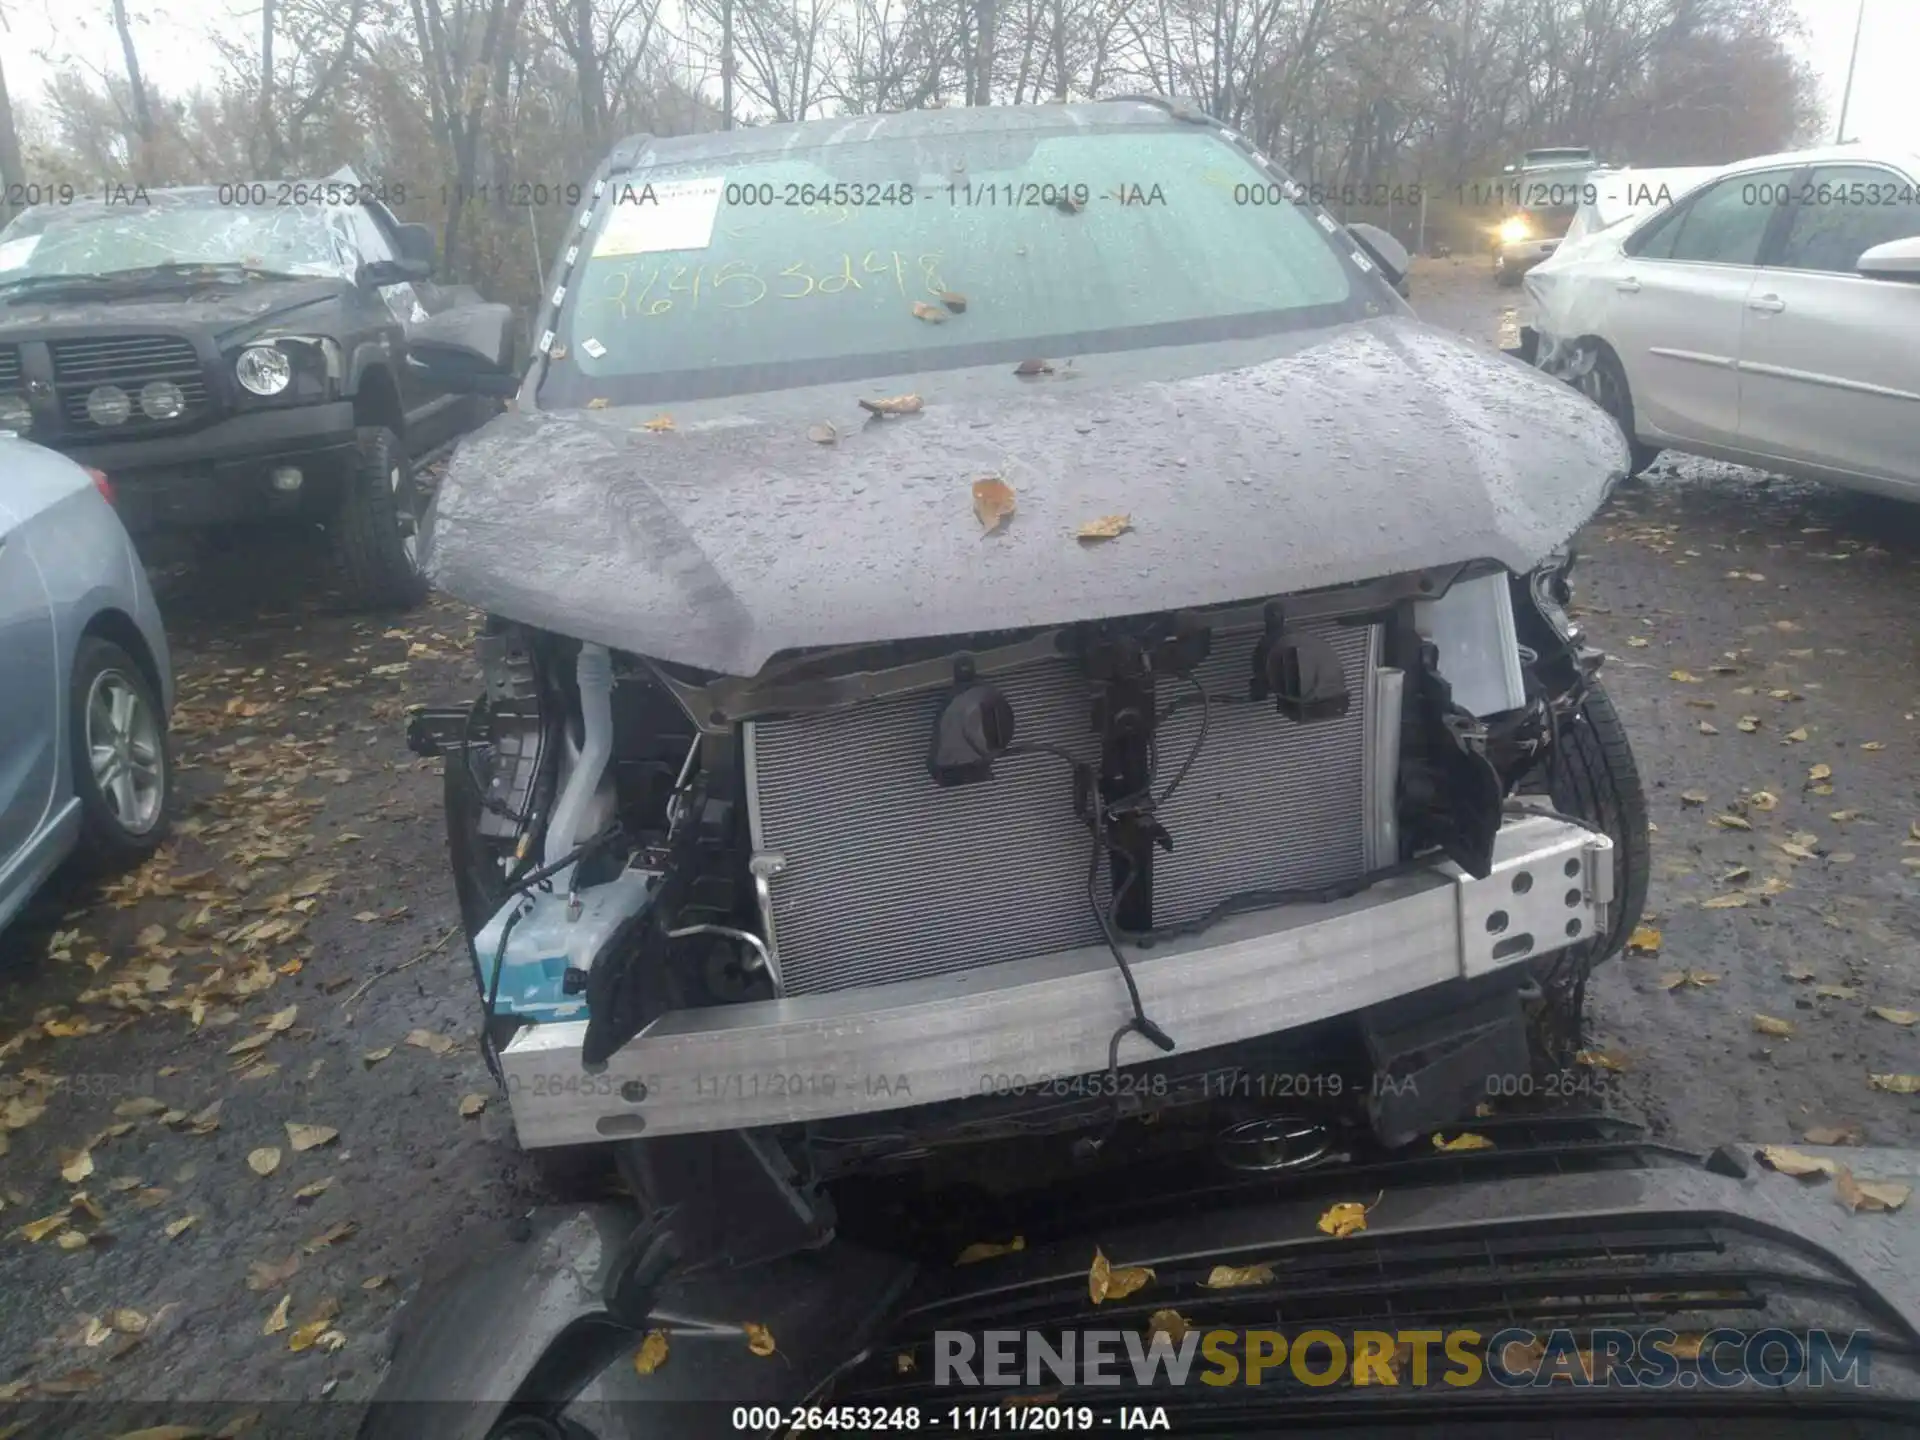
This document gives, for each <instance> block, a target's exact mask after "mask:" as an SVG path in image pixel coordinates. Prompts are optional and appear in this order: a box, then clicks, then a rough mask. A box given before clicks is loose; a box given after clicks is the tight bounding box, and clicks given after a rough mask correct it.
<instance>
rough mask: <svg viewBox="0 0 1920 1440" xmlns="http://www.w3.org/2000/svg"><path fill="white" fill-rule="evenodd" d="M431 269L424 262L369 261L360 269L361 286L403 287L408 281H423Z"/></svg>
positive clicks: (430, 272)
mask: <svg viewBox="0 0 1920 1440" xmlns="http://www.w3.org/2000/svg"><path fill="white" fill-rule="evenodd" d="M431 274H433V267H432V266H431V265H429V264H427V263H426V262H425V261H424V260H369V261H367V262H366V263H365V264H363V265H362V266H361V267H360V283H361V284H362V285H404V284H405V283H406V282H407V281H409V280H424V279H426V278H427V277H428V276H429V275H431Z"/></svg>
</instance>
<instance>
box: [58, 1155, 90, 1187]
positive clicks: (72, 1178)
mask: <svg viewBox="0 0 1920 1440" xmlns="http://www.w3.org/2000/svg"><path fill="white" fill-rule="evenodd" d="M91 1174H93V1152H92V1151H90V1150H73V1151H66V1152H63V1153H62V1154H61V1156H60V1178H61V1179H62V1180H65V1181H66V1182H67V1183H68V1184H69V1185H78V1184H79V1183H80V1182H81V1181H82V1180H84V1179H86V1178H87V1176H89V1175H91Z"/></svg>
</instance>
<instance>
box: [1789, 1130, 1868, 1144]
mask: <svg viewBox="0 0 1920 1440" xmlns="http://www.w3.org/2000/svg"><path fill="white" fill-rule="evenodd" d="M1803 1138H1804V1139H1805V1140H1806V1142H1807V1144H1809V1145H1861V1144H1864V1143H1866V1138H1867V1137H1866V1136H1865V1135H1862V1134H1861V1133H1860V1131H1859V1130H1858V1129H1857V1128H1856V1127H1854V1126H1852V1125H1816V1126H1814V1127H1813V1128H1812V1129H1811V1130H1809V1131H1807V1133H1806V1135H1805V1136H1804V1137H1803Z"/></svg>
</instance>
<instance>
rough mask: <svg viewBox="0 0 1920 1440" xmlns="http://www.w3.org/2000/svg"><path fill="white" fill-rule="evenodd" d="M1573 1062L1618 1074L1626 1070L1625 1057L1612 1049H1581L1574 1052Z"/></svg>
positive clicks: (1591, 1068)
mask: <svg viewBox="0 0 1920 1440" xmlns="http://www.w3.org/2000/svg"><path fill="white" fill-rule="evenodd" d="M1573 1063H1574V1064H1576V1065H1585V1066H1586V1067H1587V1068H1588V1069H1590V1070H1612V1071H1614V1072H1615V1073H1617V1074H1618V1073H1624V1072H1625V1071H1626V1068H1627V1057H1626V1056H1624V1055H1621V1054H1619V1053H1617V1052H1616V1051H1612V1050H1581V1051H1577V1052H1576V1053H1575V1054H1574V1057H1573Z"/></svg>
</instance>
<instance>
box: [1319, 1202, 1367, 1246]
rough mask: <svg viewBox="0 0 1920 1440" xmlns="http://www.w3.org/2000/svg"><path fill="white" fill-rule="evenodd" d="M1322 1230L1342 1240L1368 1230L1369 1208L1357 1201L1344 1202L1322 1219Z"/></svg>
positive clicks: (1334, 1207)
mask: <svg viewBox="0 0 1920 1440" xmlns="http://www.w3.org/2000/svg"><path fill="white" fill-rule="evenodd" d="M1319 1223H1320V1229H1321V1230H1322V1231H1323V1232H1324V1233H1326V1234H1328V1235H1335V1236H1338V1237H1340V1238H1341V1239H1345V1238H1346V1237H1347V1236H1349V1235H1352V1234H1354V1233H1356V1232H1357V1231H1361V1230H1364V1229H1366V1228H1367V1207H1366V1206H1364V1205H1362V1204H1360V1202H1359V1201H1357V1200H1342V1201H1341V1202H1340V1203H1339V1204H1338V1205H1335V1206H1333V1207H1332V1208H1331V1209H1330V1210H1328V1211H1327V1213H1326V1214H1324V1215H1322V1216H1321V1217H1320V1222H1319Z"/></svg>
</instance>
